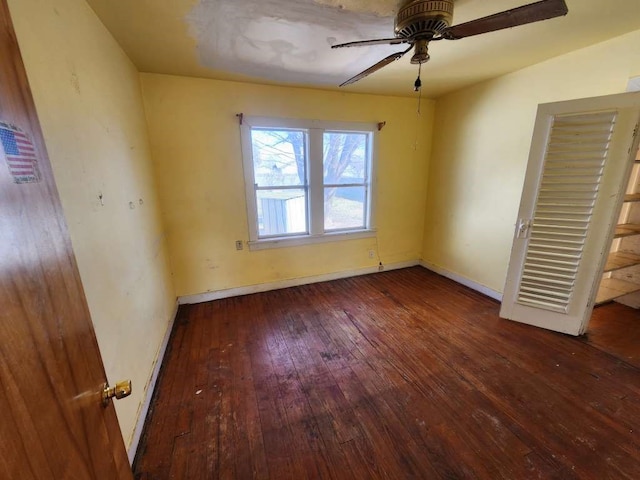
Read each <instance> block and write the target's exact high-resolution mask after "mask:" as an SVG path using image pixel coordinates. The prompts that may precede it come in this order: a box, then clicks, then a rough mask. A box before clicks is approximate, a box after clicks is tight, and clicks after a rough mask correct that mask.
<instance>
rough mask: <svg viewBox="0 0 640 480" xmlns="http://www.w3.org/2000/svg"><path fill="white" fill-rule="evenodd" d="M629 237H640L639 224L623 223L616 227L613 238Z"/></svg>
mask: <svg viewBox="0 0 640 480" xmlns="http://www.w3.org/2000/svg"><path fill="white" fill-rule="evenodd" d="M631 235H640V224H637V223H623V224H622V225H618V226H617V227H616V233H615V238H622V237H629V236H631Z"/></svg>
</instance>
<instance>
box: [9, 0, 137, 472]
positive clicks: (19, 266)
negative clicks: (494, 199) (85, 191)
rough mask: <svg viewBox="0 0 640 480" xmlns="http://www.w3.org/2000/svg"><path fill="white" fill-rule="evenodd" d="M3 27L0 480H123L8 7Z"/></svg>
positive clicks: (121, 452) (117, 437)
mask: <svg viewBox="0 0 640 480" xmlns="http://www.w3.org/2000/svg"><path fill="white" fill-rule="evenodd" d="M0 29H1V31H0V412H2V413H1V414H0V416H1V420H0V451H1V452H2V453H1V454H0V478H3V479H20V480H26V479H37V480H44V479H72V478H73V479H100V480H102V479H130V478H132V474H131V469H130V466H129V462H128V459H127V455H126V452H125V449H124V444H123V441H122V436H121V433H120V429H119V426H118V422H117V419H116V416H115V411H114V408H113V405H112V404H108V405H107V406H106V407H104V406H103V405H102V390H103V386H104V383H105V382H106V378H105V372H104V367H103V365H102V362H101V358H100V353H99V351H98V345H97V342H96V338H95V334H94V331H93V325H92V323H91V319H90V317H89V311H88V308H87V304H86V300H85V297H84V292H83V290H82V285H81V283H80V277H79V274H78V269H77V266H76V263H75V257H74V255H73V251H72V249H71V242H70V239H69V234H68V232H67V227H66V224H65V220H64V217H63V215H62V209H61V206H60V200H59V198H58V193H57V190H56V187H55V184H54V181H53V174H52V171H51V167H50V165H49V160H48V158H47V153H46V150H45V145H44V142H43V139H42V134H41V131H40V126H39V123H38V119H37V117H36V112H35V107H34V104H33V99H32V97H31V92H30V90H29V86H28V83H27V77H26V74H25V70H24V66H23V64H22V59H21V57H20V53H19V50H18V46H17V41H16V38H15V34H14V32H13V28H12V24H11V20H10V17H9V10H8V7H7V3H6V0H0Z"/></svg>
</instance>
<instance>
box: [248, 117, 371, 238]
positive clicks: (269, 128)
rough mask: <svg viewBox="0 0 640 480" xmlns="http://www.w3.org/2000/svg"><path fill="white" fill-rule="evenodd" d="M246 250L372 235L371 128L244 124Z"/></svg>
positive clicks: (263, 121) (261, 120)
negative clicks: (246, 206)
mask: <svg viewBox="0 0 640 480" xmlns="http://www.w3.org/2000/svg"><path fill="white" fill-rule="evenodd" d="M241 130H242V136H243V158H244V167H245V184H246V194H247V205H248V218H249V231H250V242H249V245H250V247H251V248H252V249H253V248H269V247H273V246H284V245H298V244H301V243H302V244H304V243H317V242H318V241H329V240H336V239H340V238H356V237H365V236H372V235H373V234H374V230H373V222H372V217H373V214H372V202H371V197H372V184H371V178H372V171H373V160H374V159H373V153H374V152H373V146H374V140H375V134H376V125H375V124H359V123H337V122H333V123H332V122H319V121H306V120H287V119H276V118H268V117H246V116H245V117H244V122H243V125H242V127H241Z"/></svg>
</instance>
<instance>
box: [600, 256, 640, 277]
mask: <svg viewBox="0 0 640 480" xmlns="http://www.w3.org/2000/svg"><path fill="white" fill-rule="evenodd" d="M634 265H640V255H638V254H635V253H628V252H612V253H610V254H609V258H607V264H606V265H605V267H604V271H605V273H606V272H613V271H614V270H620V269H621V268H627V267H633V266H634Z"/></svg>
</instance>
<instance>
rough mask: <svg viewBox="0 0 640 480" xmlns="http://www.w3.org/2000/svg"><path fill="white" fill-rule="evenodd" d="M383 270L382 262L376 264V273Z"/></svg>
mask: <svg viewBox="0 0 640 480" xmlns="http://www.w3.org/2000/svg"><path fill="white" fill-rule="evenodd" d="M383 270H384V265H382V262H380V263H379V264H378V271H379V272H382V271H383Z"/></svg>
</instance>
